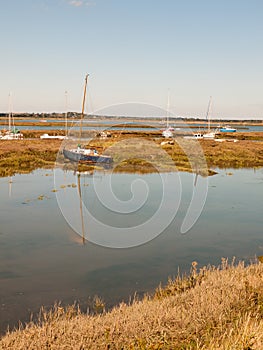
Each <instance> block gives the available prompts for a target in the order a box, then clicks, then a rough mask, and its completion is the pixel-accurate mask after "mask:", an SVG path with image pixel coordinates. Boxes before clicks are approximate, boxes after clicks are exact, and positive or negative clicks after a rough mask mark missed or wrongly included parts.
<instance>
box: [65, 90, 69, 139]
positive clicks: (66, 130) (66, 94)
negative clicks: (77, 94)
mask: <svg viewBox="0 0 263 350" xmlns="http://www.w3.org/2000/svg"><path fill="white" fill-rule="evenodd" d="M65 99H66V101H65V103H66V111H65V136H67V135H68V92H67V91H65Z"/></svg>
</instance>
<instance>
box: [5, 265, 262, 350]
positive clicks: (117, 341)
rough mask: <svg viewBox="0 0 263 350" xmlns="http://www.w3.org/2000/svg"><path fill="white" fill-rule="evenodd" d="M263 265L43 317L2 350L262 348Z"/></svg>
mask: <svg viewBox="0 0 263 350" xmlns="http://www.w3.org/2000/svg"><path fill="white" fill-rule="evenodd" d="M262 277H263V264H261V263H259V264H257V263H255V264H252V265H250V266H248V267H245V266H244V265H243V264H242V263H239V264H238V265H236V266H235V265H234V264H228V263H227V261H226V260H225V259H222V265H221V266H220V267H218V268H215V267H203V268H201V269H198V266H197V263H196V262H193V264H192V271H191V274H190V276H189V277H177V278H175V279H173V280H172V279H171V280H169V282H168V284H167V286H165V287H163V288H162V287H159V288H157V290H156V292H155V294H154V295H153V296H151V297H149V296H148V297H147V296H145V298H144V299H143V300H141V301H136V300H135V301H134V302H133V303H132V304H131V305H126V304H124V303H123V304H120V305H119V306H117V307H115V308H114V309H113V310H111V311H109V312H104V311H103V304H101V305H98V314H95V315H89V314H82V313H80V311H79V310H78V309H77V308H76V307H68V308H67V309H63V308H61V307H59V306H58V307H55V309H54V310H53V311H52V312H43V313H42V315H41V317H40V320H39V323H38V324H33V323H31V324H28V325H27V326H26V327H25V328H24V329H20V330H17V331H15V332H12V333H9V334H7V335H5V336H4V337H3V338H2V339H1V340H0V348H1V349H3V350H4V349H16V350H20V349H21V350H22V349H23V350H24V349H34V350H38V349H39V350H40V349H41V350H42V349H96V350H97V349H174V350H176V349H178V350H179V349H209V350H212V349H236V350H239V349H240V350H241V349H242V350H245V349H246V350H249V349H250V350H252V349H255V350H256V349H262V348H263V278H262Z"/></svg>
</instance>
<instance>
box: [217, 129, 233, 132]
mask: <svg viewBox="0 0 263 350" xmlns="http://www.w3.org/2000/svg"><path fill="white" fill-rule="evenodd" d="M236 131H237V130H236V129H232V128H221V129H220V132H236Z"/></svg>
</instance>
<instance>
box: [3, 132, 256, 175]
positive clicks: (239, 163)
mask: <svg viewBox="0 0 263 350" xmlns="http://www.w3.org/2000/svg"><path fill="white" fill-rule="evenodd" d="M115 136H116V137H111V138H108V139H104V140H102V139H99V138H95V139H92V140H91V141H90V143H88V144H87V145H86V147H88V148H97V149H98V151H99V152H101V153H104V154H109V155H111V156H112V157H113V160H114V163H113V169H114V171H115V172H127V173H136V172H137V173H142V174H144V173H151V172H158V171H164V172H167V171H188V172H196V173H198V174H200V175H202V176H207V175H211V174H213V168H216V167H217V168H223V169H226V168H252V167H262V166H263V142H262V141H258V142H254V141H249V140H245V141H239V142H236V143H233V142H222V143H221V142H215V141H200V142H198V145H199V146H200V147H196V146H194V145H193V144H191V143H189V141H188V142H186V141H184V140H183V139H180V142H174V144H172V145H171V144H167V145H164V146H161V145H160V144H161V141H162V139H161V138H155V137H152V136H149V135H148V136H147V135H145V134H144V133H142V132H141V133H136V134H132V133H131V134H127V135H122V134H119V135H115ZM135 136H136V137H135ZM195 142H197V141H195ZM120 145H121V146H120ZM147 145H150V146H149V147H148V146H147ZM154 145H155V146H156V147H154ZM60 146H61V141H60V140H40V139H35V140H27V139H24V140H17V141H1V142H0V176H2V177H3V176H11V175H14V174H15V173H29V172H31V171H32V170H34V169H37V168H53V167H54V166H55V165H58V166H61V167H63V168H64V169H66V170H79V171H92V170H96V169H100V168H99V167H97V166H96V165H85V164H78V166H76V164H73V163H70V162H69V161H68V160H66V159H64V157H63V156H62V155H61V154H60V153H59V149H60ZM182 146H183V147H182ZM200 150H201V152H200Z"/></svg>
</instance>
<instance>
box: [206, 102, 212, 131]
mask: <svg viewBox="0 0 263 350" xmlns="http://www.w3.org/2000/svg"><path fill="white" fill-rule="evenodd" d="M211 105H212V96H210V98H209V102H208V107H207V111H206V120H207V128H208V131H210V115H209V113H210V109H211Z"/></svg>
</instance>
